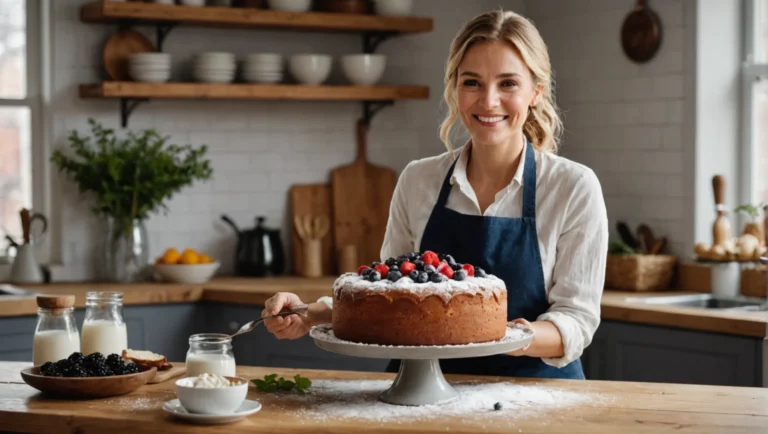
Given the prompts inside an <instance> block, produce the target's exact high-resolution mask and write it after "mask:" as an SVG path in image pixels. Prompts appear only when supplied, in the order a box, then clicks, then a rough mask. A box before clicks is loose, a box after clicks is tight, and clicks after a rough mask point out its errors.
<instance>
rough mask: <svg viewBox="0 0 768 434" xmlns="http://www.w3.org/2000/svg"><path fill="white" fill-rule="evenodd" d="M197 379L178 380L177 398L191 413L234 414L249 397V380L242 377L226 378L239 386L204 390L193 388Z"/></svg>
mask: <svg viewBox="0 0 768 434" xmlns="http://www.w3.org/2000/svg"><path fill="white" fill-rule="evenodd" d="M194 378H195V377H185V378H181V379H179V380H176V397H177V398H179V403H180V404H181V405H182V407H184V408H185V409H186V410H187V411H189V412H191V413H202V414H232V413H234V412H235V410H237V409H238V408H239V407H240V406H241V405H242V404H243V402H244V401H245V397H246V395H248V380H246V379H245V378H240V377H226V378H228V379H229V380H237V381H239V384H237V385H235V386H230V387H224V388H216V389H203V388H197V387H192V386H191V385H192V381H193V380H194Z"/></svg>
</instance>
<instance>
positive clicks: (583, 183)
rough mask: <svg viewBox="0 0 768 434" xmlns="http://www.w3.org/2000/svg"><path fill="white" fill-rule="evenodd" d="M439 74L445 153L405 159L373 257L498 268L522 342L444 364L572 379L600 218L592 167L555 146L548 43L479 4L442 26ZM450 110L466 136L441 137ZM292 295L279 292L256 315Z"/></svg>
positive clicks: (598, 291)
mask: <svg viewBox="0 0 768 434" xmlns="http://www.w3.org/2000/svg"><path fill="white" fill-rule="evenodd" d="M445 80H446V88H445V94H444V98H445V101H446V102H447V104H448V107H449V109H450V112H449V114H448V116H447V118H446V119H445V121H444V122H443V124H442V126H441V128H440V138H441V139H442V140H443V142H444V143H445V145H446V147H447V148H448V152H446V153H444V154H442V155H439V156H436V157H430V158H425V159H422V160H418V161H413V162H411V163H409V164H408V165H407V167H406V168H405V169H404V170H403V172H402V174H401V175H400V178H399V180H398V183H397V187H396V189H395V193H394V195H393V199H392V203H391V205H390V215H389V222H388V224H387V231H386V235H385V239H384V243H383V246H382V249H381V257H382V258H388V257H397V256H399V255H401V254H404V253H407V252H411V251H424V250H432V251H435V252H444V253H449V254H451V255H453V256H454V257H455V258H456V260H457V261H459V262H468V263H472V264H475V265H480V266H482V267H483V268H484V269H486V270H487V271H489V272H491V273H493V274H495V275H497V276H498V277H500V278H502V279H503V280H504V281H505V283H506V285H507V289H508V291H509V294H508V303H509V304H508V315H509V319H510V320H512V321H515V322H520V323H524V324H527V325H530V326H531V327H532V328H533V329H534V330H535V339H534V340H533V342H532V343H531V344H530V345H529V346H528V347H527V348H524V349H522V350H518V351H515V352H513V353H509V354H503V355H498V356H489V357H482V358H477V359H449V360H443V361H441V365H442V367H443V370H444V372H446V373H463V374H473V375H505V376H527V377H551V378H574V379H583V378H584V372H583V370H582V366H581V363H580V361H579V357H580V356H581V354H582V352H583V350H584V348H586V347H587V346H588V345H589V343H590V342H591V340H592V336H593V334H594V332H595V330H596V329H597V326H598V324H599V323H600V298H601V295H602V288H603V283H604V272H605V258H606V254H607V249H608V223H607V216H606V210H605V204H604V201H603V197H602V191H601V186H600V183H599V181H598V179H597V177H596V176H595V174H594V172H593V171H592V170H590V169H589V168H587V167H585V166H582V165H580V164H578V163H575V162H572V161H569V160H567V159H565V158H562V157H559V156H557V155H556V150H557V145H558V141H559V134H560V132H561V130H562V123H561V121H560V118H559V117H558V113H557V109H556V105H555V101H554V96H553V91H552V87H551V67H550V62H549V55H548V53H547V47H546V45H545V44H544V42H543V41H542V39H541V36H540V35H539V33H538V31H537V30H536V28H535V27H534V26H533V24H531V23H530V22H529V21H528V20H527V19H525V18H523V17H522V16H520V15H518V14H516V13H514V12H508V11H507V12H504V11H493V12H488V13H486V14H483V15H480V16H478V17H476V18H474V19H473V20H472V21H470V22H469V23H467V24H466V25H465V26H464V28H463V29H462V30H461V31H460V32H459V34H458V35H457V37H456V38H455V39H454V41H453V43H452V45H451V49H450V56H449V58H448V65H447V69H446V77H445ZM457 118H459V119H460V120H461V123H462V124H463V125H464V127H465V128H466V130H467V131H468V132H469V133H470V135H471V139H470V140H469V142H468V143H467V144H466V145H465V146H463V147H462V148H460V149H457V150H453V149H452V145H451V142H450V139H449V136H450V132H451V130H452V127H453V126H454V124H455V121H456V119H457ZM297 304H301V300H299V298H298V297H297V296H296V295H294V294H290V293H280V294H277V295H275V296H274V297H272V298H270V299H269V300H268V301H267V302H266V307H265V309H264V311H263V314H264V315H269V314H274V313H276V312H278V311H280V310H281V309H283V308H285V307H290V306H293V305H297ZM330 309H331V306H330V303H328V304H326V303H323V302H318V303H312V304H311V305H310V310H309V314H308V315H307V316H306V317H304V318H302V317H299V316H296V315H293V316H289V317H286V318H284V319H283V318H278V319H270V320H268V321H266V322H265V323H266V325H267V328H268V329H269V330H270V331H271V332H272V333H274V334H275V336H277V337H278V338H282V339H294V338H298V337H301V336H303V335H304V334H306V333H307V331H308V330H309V328H310V327H311V326H312V325H313V324H318V323H327V322H330V319H331V314H330V312H331V310H330ZM396 369H397V364H396V363H391V364H390V366H389V367H388V370H389V371H396Z"/></svg>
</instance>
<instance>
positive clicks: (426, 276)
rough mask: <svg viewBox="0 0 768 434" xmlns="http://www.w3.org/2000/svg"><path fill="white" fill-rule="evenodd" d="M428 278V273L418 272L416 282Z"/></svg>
mask: <svg viewBox="0 0 768 434" xmlns="http://www.w3.org/2000/svg"><path fill="white" fill-rule="evenodd" d="M428 280H429V275H427V273H425V272H421V273H419V277H417V278H416V283H427V281H428Z"/></svg>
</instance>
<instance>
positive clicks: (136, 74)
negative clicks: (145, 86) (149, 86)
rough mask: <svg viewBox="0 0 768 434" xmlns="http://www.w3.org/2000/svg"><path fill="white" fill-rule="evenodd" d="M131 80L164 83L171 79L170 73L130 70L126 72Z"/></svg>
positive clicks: (168, 71)
mask: <svg viewBox="0 0 768 434" xmlns="http://www.w3.org/2000/svg"><path fill="white" fill-rule="evenodd" d="M128 72H129V74H130V76H131V78H132V79H134V80H135V81H144V82H149V83H165V82H166V81H168V80H170V79H171V71H170V70H167V71H141V70H139V71H137V70H134V69H131V70H129V71H128Z"/></svg>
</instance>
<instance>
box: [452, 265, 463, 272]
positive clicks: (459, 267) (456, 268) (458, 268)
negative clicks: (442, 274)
mask: <svg viewBox="0 0 768 434" xmlns="http://www.w3.org/2000/svg"><path fill="white" fill-rule="evenodd" d="M462 265H464V264H459V263H456V264H453V265H451V268H453V271H459V270H461V267H462Z"/></svg>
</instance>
